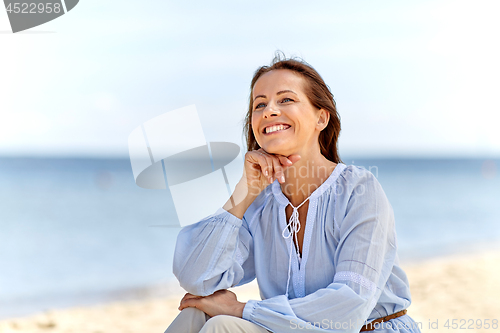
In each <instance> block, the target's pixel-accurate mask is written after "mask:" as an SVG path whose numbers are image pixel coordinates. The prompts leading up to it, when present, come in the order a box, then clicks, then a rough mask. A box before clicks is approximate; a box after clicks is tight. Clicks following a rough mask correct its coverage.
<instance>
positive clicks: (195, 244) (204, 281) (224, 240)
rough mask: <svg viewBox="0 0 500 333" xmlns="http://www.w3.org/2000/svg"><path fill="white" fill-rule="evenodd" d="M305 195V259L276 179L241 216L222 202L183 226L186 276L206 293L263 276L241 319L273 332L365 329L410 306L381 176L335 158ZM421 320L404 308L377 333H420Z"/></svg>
mask: <svg viewBox="0 0 500 333" xmlns="http://www.w3.org/2000/svg"><path fill="white" fill-rule="evenodd" d="M309 200H310V201H309V207H308V212H307V220H306V225H305V231H304V240H303V247H302V258H301V260H300V261H299V258H298V257H297V254H296V251H295V244H293V241H292V238H291V237H289V238H284V237H283V234H282V232H283V230H284V229H286V228H287V227H286V226H287V221H286V214H285V208H286V206H287V205H288V204H289V200H288V199H287V197H286V196H285V195H284V194H283V192H282V191H281V187H280V183H279V182H278V181H277V180H276V181H275V182H274V183H273V184H270V185H269V186H268V187H267V188H266V189H265V190H264V191H262V192H261V193H260V194H259V196H258V197H257V198H256V199H255V201H254V202H253V203H252V205H250V207H249V208H248V209H247V211H246V212H245V214H244V216H243V219H238V218H237V217H236V216H234V215H232V214H231V213H229V212H227V211H226V210H224V209H223V208H219V209H218V210H217V211H216V212H215V213H214V214H212V215H210V216H207V217H206V218H204V219H203V220H201V221H199V222H197V223H195V224H192V225H189V226H187V227H184V228H183V229H181V231H180V232H179V235H178V238H177V244H176V248H175V254H174V264H173V271H174V274H175V276H176V277H177V279H178V280H179V282H180V285H181V286H182V287H183V288H184V289H186V290H187V291H188V292H190V293H192V294H194V295H201V296H207V295H210V294H212V293H214V292H215V291H217V290H221V289H227V288H230V287H234V286H238V285H243V284H245V283H248V282H250V281H252V280H253V279H255V278H257V282H258V285H259V289H260V296H261V298H262V300H250V301H248V302H247V304H246V306H245V308H244V311H243V318H244V319H246V320H249V321H251V322H253V323H256V324H258V325H260V326H262V327H264V328H266V329H268V330H270V331H272V332H291V331H293V330H296V329H300V328H303V329H307V331H309V332H359V330H360V328H361V326H363V325H364V324H365V323H366V322H370V321H372V320H373V319H376V318H380V317H383V316H387V315H390V314H393V313H395V312H398V311H400V310H403V309H406V308H408V306H409V305H410V303H411V296H410V289H409V285H408V279H407V277H406V274H405V273H404V271H403V270H402V269H401V268H400V267H399V259H398V255H397V253H396V248H397V240H396V229H395V226H394V214H393V211H392V207H391V205H390V204H389V201H388V200H387V197H386V196H385V193H384V191H383V190H382V187H381V186H380V183H379V182H378V181H377V179H376V178H375V176H374V175H373V174H372V173H370V172H369V171H368V170H366V169H363V168H360V167H356V166H346V165H345V164H341V163H339V164H338V165H337V166H336V167H335V169H334V171H333V172H332V174H331V175H330V176H329V177H328V178H327V180H326V181H325V182H324V183H323V184H321V185H320V186H319V187H318V188H317V189H316V190H315V191H314V192H313V193H312V194H311V196H310V197H309ZM290 242H292V243H290ZM291 248H292V249H293V250H292V251H290V249H291ZM290 256H291V257H290ZM290 258H291V261H289V259H290ZM289 263H291V267H290V276H289ZM288 279H290V280H289V281H288ZM287 282H289V286H288V290H286V289H287ZM287 295H288V296H287ZM420 325H422V324H420V323H416V322H415V321H414V320H413V319H412V318H411V317H410V316H408V315H404V316H402V317H399V318H396V319H392V320H390V321H388V322H386V323H383V324H381V325H379V326H378V327H377V326H376V327H377V329H376V330H375V331H374V332H420V330H419V328H418V327H419V326H420Z"/></svg>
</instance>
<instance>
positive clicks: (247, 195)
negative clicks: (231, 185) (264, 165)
mask: <svg viewBox="0 0 500 333" xmlns="http://www.w3.org/2000/svg"><path fill="white" fill-rule="evenodd" d="M260 192H261V190H260V189H259V188H258V187H257V186H255V187H253V186H251V185H250V186H249V185H248V184H247V182H246V180H245V179H244V178H242V179H241V180H240V181H239V182H238V184H236V187H235V189H234V192H233V194H232V195H231V197H230V198H229V200H227V202H226V203H225V205H224V206H223V207H222V208H224V209H225V210H227V211H228V212H229V213H231V214H233V215H234V216H236V217H237V218H239V219H240V220H241V219H242V218H243V215H244V214H245V212H246V211H247V209H248V207H250V205H251V204H252V202H254V200H255V198H257V196H258V195H259V193H260Z"/></svg>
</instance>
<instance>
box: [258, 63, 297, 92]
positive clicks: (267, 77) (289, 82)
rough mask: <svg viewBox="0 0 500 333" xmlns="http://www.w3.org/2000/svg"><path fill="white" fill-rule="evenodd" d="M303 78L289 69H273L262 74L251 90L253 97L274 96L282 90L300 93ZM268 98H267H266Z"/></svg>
mask: <svg viewBox="0 0 500 333" xmlns="http://www.w3.org/2000/svg"><path fill="white" fill-rule="evenodd" d="M303 80H304V79H303V78H302V77H301V76H300V75H299V74H297V73H295V72H293V71H291V70H289V69H275V70H272V71H270V72H267V73H265V74H263V75H262V76H261V77H259V79H258V80H257V82H255V85H254V88H253V97H255V96H257V95H268V94H276V93H277V92H279V91H283V90H292V91H294V92H296V93H297V94H299V93H300V92H302V86H303ZM268 97H269V96H268Z"/></svg>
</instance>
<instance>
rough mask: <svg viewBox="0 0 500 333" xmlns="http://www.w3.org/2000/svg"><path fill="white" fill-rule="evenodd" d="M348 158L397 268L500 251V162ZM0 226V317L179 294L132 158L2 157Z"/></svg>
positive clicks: (166, 210)
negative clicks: (388, 220) (370, 186)
mask: <svg viewBox="0 0 500 333" xmlns="http://www.w3.org/2000/svg"><path fill="white" fill-rule="evenodd" d="M343 160H344V163H345V164H347V165H350V164H354V165H357V166H361V167H364V168H366V169H368V170H369V171H371V172H372V173H373V174H374V175H375V176H376V177H377V179H378V180H379V182H380V183H381V185H382V187H383V189H384V191H385V193H386V195H387V197H388V199H389V201H390V203H391V205H392V207H393V209H394V214H395V219H396V230H397V236H398V251H399V258H400V260H401V262H403V263H404V262H411V261H418V260H426V259H429V258H433V257H438V256H444V255H450V254H466V253H470V252H474V251H479V250H484V249H488V248H496V247H498V244H499V243H500V242H499V240H500V223H498V222H500V205H498V202H499V201H500V174H499V171H500V169H499V166H500V159H498V158H492V159H490V158H378V159H376V158H365V159H361V158H343ZM214 211H215V210H214ZM0 227H1V230H2V232H1V233H0V267H1V268H2V273H1V274H0V319H4V318H9V317H13V316H22V315H28V314H31V313H36V312H40V311H44V310H47V309H52V308H62V307H69V306H76V305H86V304H96V303H100V302H104V301H110V300H119V299H133V298H140V297H144V296H148V295H154V294H155V293H160V294H161V293H168V292H169V290H170V289H169V286H177V285H178V284H177V282H176V280H175V277H174V276H173V274H172V256H173V250H174V247H175V240H176V236H177V233H178V231H179V230H180V227H179V226H178V220H177V214H176V212H175V208H174V205H173V203H172V197H171V195H170V192H169V190H168V189H167V190H148V189H143V188H140V187H138V186H137V185H136V184H135V182H134V177H133V173H132V169H131V164H130V160H129V159H128V158H109V159H106V158H76V157H72V158H63V157H57V158H56V157H50V158H48V157H0Z"/></svg>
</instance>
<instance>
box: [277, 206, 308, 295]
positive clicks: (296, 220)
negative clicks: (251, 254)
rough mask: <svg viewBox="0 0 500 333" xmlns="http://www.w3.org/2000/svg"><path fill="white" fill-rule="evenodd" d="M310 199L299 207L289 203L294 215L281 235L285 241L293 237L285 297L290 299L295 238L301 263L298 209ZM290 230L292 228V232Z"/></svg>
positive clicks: (298, 258)
mask: <svg viewBox="0 0 500 333" xmlns="http://www.w3.org/2000/svg"><path fill="white" fill-rule="evenodd" d="M310 197H311V196H308V197H307V199H305V200H304V201H302V203H301V204H300V205H298V206H297V207H294V206H293V205H292V203H291V202H289V205H290V206H292V209H293V212H292V215H291V216H290V220H289V221H288V224H287V225H286V227H285V229H283V231H282V233H281V235H282V236H283V238H285V239H287V238H290V237H292V239H291V240H290V254H289V257H290V259H289V261H288V279H287V280H286V294H285V295H286V297H287V298H288V286H289V284H290V271H291V268H292V247H293V239H294V238H295V243H296V244H297V248H296V251H297V260H298V261H299V264H300V262H301V258H300V252H299V240H298V236H297V233H298V232H299V230H300V221H299V210H298V209H299V207H300V206H302V205H303V204H304V203H305V202H306V201H307V200H308V199H309V198H310ZM288 228H290V230H289V229H288ZM285 232H288V235H287V234H285Z"/></svg>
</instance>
